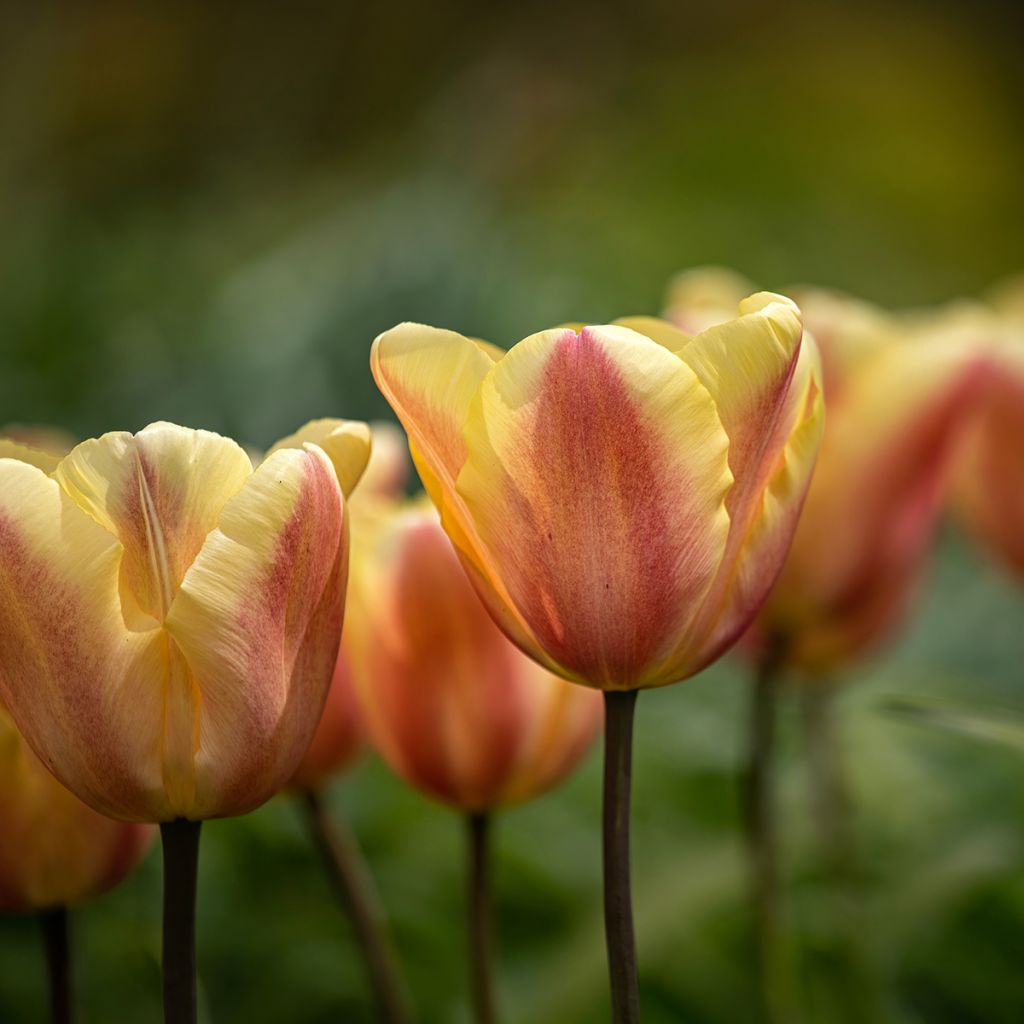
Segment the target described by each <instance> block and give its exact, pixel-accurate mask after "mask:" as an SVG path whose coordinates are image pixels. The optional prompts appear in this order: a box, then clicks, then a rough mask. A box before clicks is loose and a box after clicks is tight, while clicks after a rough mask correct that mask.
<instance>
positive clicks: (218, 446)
mask: <svg viewBox="0 0 1024 1024" xmlns="http://www.w3.org/2000/svg"><path fill="white" fill-rule="evenodd" d="M251 472H252V464H251V463H250V462H249V456H248V455H246V454H245V452H244V451H243V450H242V449H241V448H240V447H239V446H238V445H237V444H235V442H234V441H231V440H229V439H228V438H226V437H221V436H220V435H219V434H213V433H210V432H209V431H207V430H190V429H188V428H186V427H179V426H176V425H175V424H173V423H153V424H151V425H150V426H148V427H146V428H145V430H141V431H140V432H139V433H138V434H135V435H132V434H127V433H111V434H104V435H103V436H102V437H100V438H95V439H93V440H89V441H84V442H83V443H82V444H80V445H78V446H77V447H76V448H74V449H73V450H72V451H71V452H70V453H69V454H68V455H67V456H66V457H65V458H64V460H63V461H62V462H61V464H60V465H59V466H58V467H57V469H56V471H55V473H54V477H55V479H56V480H57V481H58V483H59V484H60V485H61V487H62V488H63V489H64V490H65V491H66V492H67V493H68V494H69V495H70V496H71V497H72V498H73V499H74V500H75V502H76V503H77V504H78V505H79V506H80V507H81V508H83V509H85V511H86V512H88V513H89V514H90V515H91V516H92V517H93V518H94V519H95V520H96V522H98V523H99V524H100V525H101V526H103V527H105V528H106V529H107V530H109V531H110V532H111V533H112V534H113V535H114V536H115V537H117V538H118V540H120V541H121V544H122V545H123V546H124V558H123V560H122V563H121V585H122V589H123V592H124V594H125V597H126V599H127V598H128V597H129V595H130V598H131V601H129V600H126V601H125V606H126V609H127V608H128V607H129V605H130V604H131V603H132V602H134V604H136V605H137V606H138V609H139V610H140V611H141V612H143V613H144V614H145V615H146V616H149V617H150V618H151V619H152V620H154V621H150V622H143V623H140V625H144V626H152V625H154V624H156V623H159V622H162V621H163V618H164V616H165V615H166V614H167V610H168V608H170V606H171V602H172V601H173V600H174V594H175V592H176V591H177V588H178V585H179V584H180V583H181V580H182V578H183V577H184V575H185V572H186V570H187V569H188V567H189V566H190V565H191V564H192V560H193V559H194V558H195V556H196V554H197V553H198V551H199V549H200V547H202V544H203V541H204V540H205V538H206V535H207V534H208V533H209V532H210V530H212V529H213V527H214V526H215V525H216V523H217V517H218V515H219V514H220V511H221V509H222V508H223V507H224V503H225V502H226V501H227V500H228V499H229V498H230V497H231V496H232V495H233V494H235V493H236V492H237V491H238V489H239V488H240V487H241V486H242V484H243V483H244V482H245V480H246V478H247V477H248V476H249V474H250V473H251ZM128 614H129V616H130V613H128Z"/></svg>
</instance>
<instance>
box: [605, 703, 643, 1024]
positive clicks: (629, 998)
mask: <svg viewBox="0 0 1024 1024" xmlns="http://www.w3.org/2000/svg"><path fill="white" fill-rule="evenodd" d="M636 694H637V691H636V690H625V691H615V690H606V691H605V695H604V709H605V720H604V721H605V732H604V815H603V817H604V927H605V938H606V940H607V945H608V976H609V981H610V983H611V998H612V1022H613V1024H638V1022H639V1020H640V984H639V979H638V974H637V962H636V938H635V936H634V932H633V897H632V892H631V886H630V873H629V804H630V783H631V779H632V765H633V713H634V711H635V709H636Z"/></svg>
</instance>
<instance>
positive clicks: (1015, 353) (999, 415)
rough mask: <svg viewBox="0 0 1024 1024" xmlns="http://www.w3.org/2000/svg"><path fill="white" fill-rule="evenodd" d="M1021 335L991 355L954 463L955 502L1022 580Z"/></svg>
mask: <svg viewBox="0 0 1024 1024" xmlns="http://www.w3.org/2000/svg"><path fill="white" fill-rule="evenodd" d="M1022 439H1024V334H1021V335H1020V336H1019V337H1016V338H1013V339H1011V340H1010V342H1009V344H1008V345H1007V346H1006V347H1005V348H1004V350H1003V351H1000V352H998V353H997V354H996V357H995V360H994V366H993V371H992V374H991V376H990V377H989V379H988V381H987V383H986V387H985V390H984V394H983V403H982V406H981V409H980V412H979V416H978V421H977V423H976V424H974V427H973V429H972V430H971V431H970V433H969V436H968V439H967V443H966V445H965V448H964V451H963V453H962V456H961V458H960V460H959V470H958V473H957V501H958V505H959V508H960V510H961V512H962V513H963V515H964V517H965V518H966V520H967V522H968V524H969V525H970V527H971V528H972V529H973V530H974V532H975V533H976V534H977V535H978V536H979V537H980V538H981V540H982V542H983V543H984V544H985V545H986V546H987V547H988V548H989V550H990V551H991V552H992V553H993V554H994V555H996V556H997V557H999V558H1002V559H1003V560H1004V561H1005V562H1006V564H1007V565H1008V566H1009V567H1010V568H1011V569H1012V570H1013V571H1014V572H1015V573H1016V574H1017V575H1018V576H1019V577H1021V578H1022V579H1024V443H1022Z"/></svg>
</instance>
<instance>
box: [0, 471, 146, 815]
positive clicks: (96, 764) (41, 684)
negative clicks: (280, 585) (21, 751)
mask: <svg viewBox="0 0 1024 1024" xmlns="http://www.w3.org/2000/svg"><path fill="white" fill-rule="evenodd" d="M121 553H122V548H121V545H120V544H119V543H118V541H117V539H116V538H115V537H114V536H112V535H111V534H110V533H108V532H107V531H106V530H105V529H104V528H103V527H102V526H100V525H99V524H98V523H97V522H95V520H93V519H92V518H91V517H90V516H89V515H87V514H86V513H85V512H84V511H82V510H81V509H80V508H79V507H78V506H77V505H76V504H75V502H74V501H73V500H72V499H71V498H70V497H69V496H68V495H67V494H66V493H65V492H64V491H62V490H61V488H60V487H59V486H58V484H57V483H56V481H55V480H53V479H51V478H49V477H47V476H46V475H44V474H43V473H42V472H40V470H39V469H37V468H35V467H34V466H31V465H28V464H26V463H23V462H16V461H13V460H8V459H4V460H0V697H2V699H3V701H4V703H5V704H6V705H7V706H8V707H9V708H10V711H11V715H12V717H14V718H15V720H16V721H17V724H18V727H19V729H20V730H21V732H22V734H23V735H24V736H25V738H26V740H27V741H28V742H29V743H30V745H31V746H32V747H33V749H34V750H35V751H36V753H37V754H38V756H39V757H40V758H41V759H42V760H44V761H45V762H46V764H47V766H48V767H49V768H50V770H51V771H52V772H53V773H54V774H55V775H56V776H57V777H58V778H59V779H60V780H61V782H63V783H64V785H66V786H67V787H68V788H69V789H71V790H72V791H73V792H74V793H76V794H77V795H78V796H79V797H80V798H81V799H83V800H84V801H86V802H87V803H89V804H90V805H91V806H92V807H94V808H95V809H96V810H99V811H101V812H103V813H106V814H109V815H111V816H113V817H119V818H126V819H135V820H139V821H146V820H158V817H159V814H157V815H156V816H153V807H154V806H155V805H160V806H162V807H163V808H165V809H166V801H164V800H163V786H162V780H161V776H160V753H159V752H160V750H161V747H162V743H163V704H162V699H161V694H160V692H159V689H156V690H155V691H154V692H150V690H149V688H148V686H142V685H140V683H139V681H140V680H145V681H146V682H147V683H148V681H149V680H151V679H154V678H156V679H158V680H159V679H160V678H161V677H162V675H163V674H164V672H165V671H166V669H165V661H164V654H163V650H162V643H161V637H160V631H159V630H153V631H150V632H135V631H132V630H128V629H126V628H125V625H124V621H123V619H122V614H121V602H120V597H119V592H118V591H119V588H118V574H119V569H120V563H121ZM41 594H45V596H46V600H45V601H41V600H40V595H41ZM48 752H49V756H48Z"/></svg>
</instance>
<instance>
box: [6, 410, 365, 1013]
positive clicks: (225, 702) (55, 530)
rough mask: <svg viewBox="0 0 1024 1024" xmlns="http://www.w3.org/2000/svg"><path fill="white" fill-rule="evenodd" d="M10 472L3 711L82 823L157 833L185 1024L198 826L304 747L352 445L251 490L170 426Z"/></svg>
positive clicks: (239, 807) (169, 947) (336, 587)
mask: <svg viewBox="0 0 1024 1024" xmlns="http://www.w3.org/2000/svg"><path fill="white" fill-rule="evenodd" d="M300 445H301V447H299V446H300ZM9 454H14V457H13V458H0V666H2V671H0V699H2V700H3V701H4V702H5V703H6V705H7V707H8V709H9V711H10V713H11V717H12V718H13V719H14V720H15V722H16V723H17V725H18V728H19V729H20V731H21V732H22V734H23V735H24V737H25V739H26V740H27V742H28V743H29V745H30V746H31V747H32V748H33V750H34V751H35V753H36V754H37V756H38V757H39V758H40V759H41V760H42V761H43V762H44V763H45V764H46V765H47V767H48V768H49V769H50V770H51V771H52V772H53V773H54V774H55V775H56V776H57V778H58V779H59V780H60V781H61V782H62V783H64V785H66V786H67V787H68V788H69V789H70V790H71V791H72V792H73V793H75V794H76V795H77V796H79V797H80V798H81V799H82V800H84V801H85V802H86V803H87V804H89V805H90V806H91V807H93V808H94V809H95V810H97V811H99V812H101V813H105V814H108V815H109V816H111V817H115V818H119V819H121V820H124V821H149V822H160V823H161V832H162V835H163V842H164V866H165V890H164V893H165V904H164V910H165V916H164V942H165V945H164V950H165V959H164V963H165V971H164V983H165V989H164V997H165V1004H164V1005H165V1015H166V1017H167V1019H168V1020H171V1021H175V1022H177V1021H193V1020H194V1019H195V988H194V985H195V979H194V966H193V961H192V958H193V957H194V953H193V946H192V943H193V932H194V905H195V868H196V858H197V853H198V841H199V822H201V821H202V820H203V819H205V818H212V817H223V816H228V815H237V814H244V813H246V812H247V811H250V810H252V809H253V808H255V807H258V806H259V805H260V804H261V803H263V802H264V801H266V800H267V799H269V798H270V797H271V796H272V795H273V794H274V793H275V792H276V791H277V790H278V789H280V788H281V787H282V786H283V785H284V784H285V783H286V782H287V781H288V779H289V778H290V777H291V775H292V774H293V772H294V771H295V768H296V766H297V765H298V762H299V760H300V758H301V756H302V754H303V752H304V751H305V749H306V747H307V746H308V744H309V741H310V738H311V736H312V733H313V730H314V729H315V727H316V723H317V719H318V717H319V714H320V711H321V709H322V707H323V704H324V700H325V698H326V696H327V689H328V685H329V683H330V677H331V672H332V669H333V667H334V662H335V659H336V657H337V650H338V642H339V637H340V633H341V621H342V614H343V610H344V588H345V578H346V572H347V549H348V545H347V534H346V523H345V503H344V498H343V493H347V492H348V491H350V490H351V488H352V487H353V486H354V485H355V483H356V481H357V480H358V478H359V474H360V473H361V472H362V469H363V467H364V466H365V464H366V460H367V457H368V454H369V431H368V429H367V428H366V426H365V425H362V424H351V423H340V422H337V421H318V422H316V423H313V424H310V425H309V426H308V427H307V428H305V429H304V430H303V431H300V432H299V434H297V435H294V436H293V437H292V438H289V439H287V440H286V441H285V442H282V443H280V444H279V445H277V446H275V448H274V449H273V450H272V451H271V453H270V454H269V455H268V456H267V458H266V459H265V460H264V461H263V462H262V463H261V464H260V465H259V466H258V467H257V468H256V469H255V470H254V469H253V468H252V465H251V463H250V460H249V457H248V456H247V455H246V454H245V452H244V451H243V450H242V449H241V448H240V447H239V446H238V445H236V444H235V443H234V442H233V441H229V440H228V439H226V438H223V437H220V436H218V435H216V434H212V433H209V432H206V431H199V430H188V429H185V428H183V427H178V426H174V425H173V424H168V423H156V424H153V425H151V426H149V427H147V428H146V429H145V430H143V431H141V432H139V433H138V434H135V435H132V434H127V433H111V434H105V435H103V436H102V437H100V438H98V439H95V440H90V441H85V442H83V443H82V444H80V445H78V446H77V447H75V448H74V449H73V450H72V451H71V452H70V453H69V454H67V455H66V456H65V457H64V458H63V459H62V460H61V461H60V462H59V464H58V465H57V466H56V467H55V468H54V469H53V470H52V472H49V473H47V471H46V469H45V467H43V468H40V467H39V466H38V465H33V464H31V461H32V460H31V459H30V458H28V456H25V457H24V459H23V458H22V457H21V456H19V455H18V454H17V453H16V452H15V453H9Z"/></svg>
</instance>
